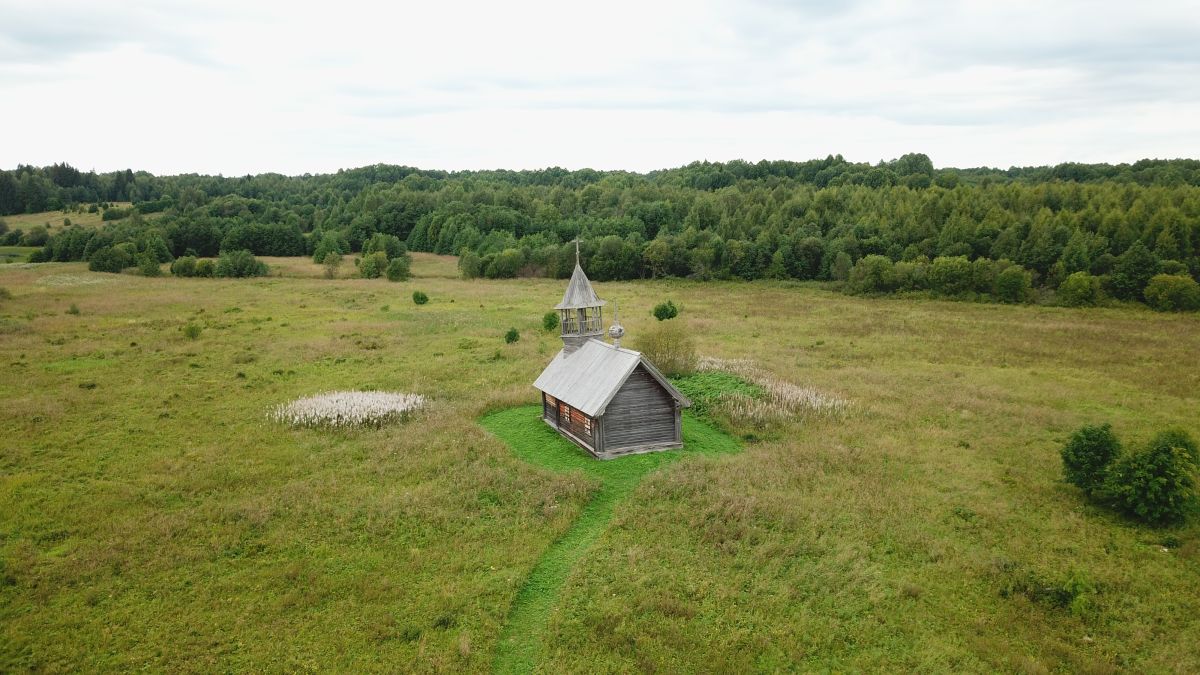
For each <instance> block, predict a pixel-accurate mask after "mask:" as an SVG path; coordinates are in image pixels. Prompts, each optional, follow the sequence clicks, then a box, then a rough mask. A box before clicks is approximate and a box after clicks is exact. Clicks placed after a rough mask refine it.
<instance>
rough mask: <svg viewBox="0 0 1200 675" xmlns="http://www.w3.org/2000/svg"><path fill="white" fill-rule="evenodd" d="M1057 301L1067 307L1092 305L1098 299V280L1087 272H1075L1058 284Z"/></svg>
mask: <svg viewBox="0 0 1200 675" xmlns="http://www.w3.org/2000/svg"><path fill="white" fill-rule="evenodd" d="M1058 301H1059V302H1061V303H1062V304H1064V305H1066V306H1067V307H1093V306H1095V305H1096V303H1097V302H1099V301H1100V280H1099V279H1097V278H1096V277H1094V276H1092V275H1090V274H1088V273H1087V272H1075V273H1074V274H1072V275H1071V276H1069V277H1067V278H1066V279H1065V280H1063V282H1062V284H1060V285H1059V287H1058Z"/></svg>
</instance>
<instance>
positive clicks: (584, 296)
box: [554, 239, 605, 355]
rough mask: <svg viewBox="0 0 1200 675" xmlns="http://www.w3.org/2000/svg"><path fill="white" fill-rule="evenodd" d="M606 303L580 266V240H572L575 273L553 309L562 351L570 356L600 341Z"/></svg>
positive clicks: (602, 334) (602, 333)
mask: <svg viewBox="0 0 1200 675" xmlns="http://www.w3.org/2000/svg"><path fill="white" fill-rule="evenodd" d="M604 305H605V302H604V301H603V300H601V299H600V298H598V297H596V291H594V290H592V282H590V281H588V278H587V275H586V274H584V273H583V268H582V267H580V266H579V239H576V240H575V271H574V272H572V273H571V281H570V283H568V284H567V292H566V293H564V294H563V299H562V302H560V303H558V304H557V305H555V306H554V309H557V310H558V319H559V325H560V326H561V327H562V341H563V351H564V352H566V353H567V354H568V355H570V354H571V353H572V352H574V351H575V350H576V349H579V347H581V346H582V345H583V344H584V343H585V342H587V341H588V340H590V339H592V338H601V339H602V338H603V336H604V319H603V316H602V309H601V308H602V307H604Z"/></svg>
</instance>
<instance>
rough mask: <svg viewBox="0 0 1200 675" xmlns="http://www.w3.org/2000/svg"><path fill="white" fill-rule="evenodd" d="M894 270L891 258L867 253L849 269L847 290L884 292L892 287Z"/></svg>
mask: <svg viewBox="0 0 1200 675" xmlns="http://www.w3.org/2000/svg"><path fill="white" fill-rule="evenodd" d="M894 281H895V272H894V265H893V263H892V259H891V258H888V257H887V256H882V255H869V256H866V257H865V258H863V259H861V260H859V261H858V263H857V264H855V265H854V269H852V270H850V281H849V284H848V290H849V291H850V292H851V293H885V292H887V291H889V290H891V289H892V284H893V283H894Z"/></svg>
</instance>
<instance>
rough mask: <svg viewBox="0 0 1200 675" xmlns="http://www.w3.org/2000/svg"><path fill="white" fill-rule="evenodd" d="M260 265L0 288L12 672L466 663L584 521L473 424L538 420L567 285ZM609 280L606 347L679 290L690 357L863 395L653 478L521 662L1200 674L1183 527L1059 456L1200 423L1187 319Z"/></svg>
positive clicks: (435, 272) (16, 277)
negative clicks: (1102, 429) (372, 405)
mask: <svg viewBox="0 0 1200 675" xmlns="http://www.w3.org/2000/svg"><path fill="white" fill-rule="evenodd" d="M71 217H72V220H73V221H74V220H75V217H74V215H72V216H71ZM9 224H10V227H11V226H13V223H12V221H11V219H10V221H9ZM266 260H267V262H268V263H270V264H271V265H272V269H273V271H274V273H275V274H276V276H272V277H267V278H261V279H238V280H220V279H175V278H170V277H165V278H143V277H139V276H134V275H130V274H123V275H111V274H102V273H90V272H88V271H87V269H86V264H83V263H71V264H42V265H22V264H10V265H2V266H0V287H2V288H4V289H6V290H7V291H8V292H9V294H10V295H11V297H5V296H4V295H3V294H0V363H2V364H3V368H4V372H5V377H4V378H3V379H0V670H3V671H14V670H15V671H21V670H39V671H47V672H64V671H97V670H132V669H149V670H171V671H181V672H211V671H214V670H255V671H298V670H321V671H327V670H338V671H396V670H413V671H422V672H446V671H455V672H462V671H467V672H486V671H489V670H492V669H493V668H494V667H495V666H496V664H497V662H498V661H497V657H498V654H500V653H501V652H502V651H503V650H502V649H501V644H502V643H501V639H502V636H506V635H507V637H512V636H513V634H512V633H511V632H510V633H508V634H506V633H505V631H506V626H507V625H508V624H507V621H508V619H509V617H510V612H511V610H512V608H513V607H514V603H516V602H517V600H518V597H519V596H520V595H521V593H522V591H523V589H524V588H525V582H526V580H527V579H528V578H529V576H530V574H531V572H533V571H535V569H537V568H538V565H539V561H541V560H542V558H543V554H546V553H547V551H551V552H553V551H554V550H556V549H555V548H554V546H555V543H556V542H558V541H560V540H567V541H570V540H571V539H570V536H568V535H569V533H570V532H571V531H572V527H573V526H574V524H575V523H576V522H577V521H579V520H580V518H581V516H583V520H582V521H580V522H584V523H588V522H591V521H589V520H588V517H589V516H588V514H589V511H588V507H589V504H594V502H593V499H594V498H596V497H597V496H601V497H603V495H604V491H605V489H606V488H605V486H606V482H605V480H606V479H605V477H604V476H603V475H601V474H600V473H597V472H595V471H588V470H585V469H584V468H581V467H572V466H569V463H568V464H566V465H561V466H547V465H545V464H542V465H539V463H537V462H535V461H529V458H528V457H523V456H521V455H520V454H517V453H514V452H513V450H511V449H510V447H509V446H508V445H507V444H506V443H505V442H504V440H502V439H501V438H499V437H498V436H496V435H494V434H493V433H492V431H489V430H488V429H487V428H485V427H484V426H482V425H481V423H480V419H481V418H485V419H494V417H495V416H494V413H497V412H499V411H502V410H506V409H510V408H513V407H515V406H521V405H529V404H535V403H536V402H537V400H538V399H537V394H536V392H535V391H534V390H533V389H532V387H531V383H532V382H533V380H534V378H535V377H536V376H537V374H538V373H539V372H540V371H541V369H542V368H543V367H544V365H545V363H546V362H547V361H548V360H549V359H550V358H551V357H552V356H553V355H554V353H555V352H556V351H557V350H558V348H559V344H560V342H559V340H558V338H557V337H556V335H553V334H547V333H545V332H543V331H542V330H541V328H540V326H541V317H542V314H543V313H545V312H546V311H547V310H548V309H550V308H551V307H552V306H553V305H554V304H555V303H556V302H558V300H559V299H560V298H561V295H562V290H563V286H564V284H565V282H563V281H555V280H545V279H525V280H511V281H483V280H472V281H464V280H461V279H458V278H457V274H456V270H455V262H454V259H453V258H447V257H438V256H431V255H421V254H415V255H414V264H413V273H414V278H413V279H412V280H411V281H408V282H403V283H389V282H387V281H385V280H381V279H377V280H363V279H351V278H339V279H336V280H328V279H324V278H323V269H322V268H321V267H320V266H317V265H313V264H312V263H311V262H309V261H307V260H305V259H269V258H268V259H266ZM352 269H353V268H352V266H349V265H347V266H346V267H344V268H343V277H345V276H346V275H349V274H350V273H351V270H352ZM417 289H419V290H422V291H424V292H426V293H428V295H429V297H430V302H429V304H427V305H424V306H417V305H415V304H413V302H412V300H411V294H412V292H413V291H414V290H417ZM596 289H597V291H598V293H599V294H600V296H601V297H603V298H605V299H606V300H608V301H609V302H610V303H612V302H614V301H616V302H619V303H620V306H621V319H622V322H623V323H624V324H625V326H626V329H627V331H628V334H629V338H632V337H633V336H635V335H636V334H637V333H638V332H639V331H641V330H645V329H647V328H648V327H649V326H650V325H651V323H652V322H653V321H654V319H653V318H652V317H651V316H650V309H651V307H653V306H654V304H656V303H658V302H661V301H663V300H665V299H668V298H670V299H672V300H674V302H675V303H676V304H678V305H680V307H681V309H682V311H681V314H680V317H679V318H678V319H675V321H684V322H686V323H687V325H688V326H689V327H690V329H691V330H693V331H694V334H695V336H696V341H697V343H698V346H699V350H700V352H701V353H702V354H704V355H707V356H712V357H716V358H722V359H751V360H753V361H754V362H755V364H757V366H758V367H759V368H761V369H762V370H763V371H765V372H768V373H770V374H771V375H772V376H774V377H777V378H780V379H783V380H786V381H788V382H792V383H795V384H797V385H802V386H805V387H812V388H814V389H816V390H818V391H823V392H828V393H829V394H831V395H836V396H839V397H841V398H844V399H846V400H847V401H848V402H849V409H848V411H847V412H846V414H845V415H844V416H842V417H841V418H839V419H826V420H806V421H804V422H797V423H795V424H792V425H790V426H788V425H785V426H784V427H783V428H782V429H779V430H775V431H773V432H772V433H771V434H766V435H762V436H760V437H759V438H757V439H756V440H750V439H746V440H745V441H744V442H743V443H742V448H741V450H740V451H738V452H729V453H720V454H716V453H714V454H698V455H696V456H689V457H685V458H682V459H680V460H679V461H672V462H663V463H662V465H661V466H654V467H652V470H647V471H646V472H645V474H644V476H642V477H641V478H640V480H639V481H638V482H636V484H631V485H630V486H629V489H628V491H627V492H626V493H623V496H622V498H621V500H620V501H619V502H614V503H612V504H611V507H612V513H611V520H609V521H607V525H606V526H605V527H603V528H601V529H599V531H597V532H595V533H594V538H593V539H591V541H590V544H589V545H587V546H586V547H582V548H581V549H580V550H579V551H578V552H577V553H578V555H577V556H575V557H574V558H572V559H571V562H570V564H569V565H568V567H569V569H568V570H567V571H566V573H565V575H564V577H563V578H562V579H561V583H560V584H559V585H558V586H557V588H556V589H555V590H554V593H553V595H552V597H551V598H550V600H549V602H548V603H547V605H548V607H549V609H548V617H547V619H546V621H545V623H544V626H543V627H542V628H540V629H539V630H540V631H541V633H540V635H541V641H542V649H541V651H540V653H539V655H537V657H536V659H534V660H532V661H525V662H523V663H525V664H526V665H529V666H530V667H531V669H532V670H535V671H538V672H554V673H557V672H628V671H632V670H660V671H670V672H687V671H725V672H732V671H739V672H740V671H752V670H757V671H774V670H841V671H846V670H850V671H856V670H923V671H976V672H985V671H987V672H990V671H995V670H1005V671H1017V672H1034V673H1037V672H1050V671H1087V672H1112V671H1117V670H1134V671H1143V672H1197V671H1200V650H1197V649H1196V640H1197V638H1198V637H1200V591H1198V590H1197V585H1196V580H1197V579H1198V578H1200V517H1194V518H1193V519H1192V520H1191V521H1190V522H1189V524H1187V525H1183V526H1178V527H1173V528H1167V529H1154V528H1148V527H1145V526H1140V525H1137V524H1134V523H1132V522H1129V521H1127V520H1124V519H1122V518H1121V517H1119V516H1117V515H1114V514H1113V513H1111V512H1109V511H1106V510H1104V509H1101V508H1097V507H1094V506H1091V505H1089V504H1088V503H1086V502H1085V501H1084V500H1083V499H1082V498H1081V497H1080V495H1079V494H1078V493H1077V491H1076V490H1075V489H1073V488H1071V487H1070V486H1067V485H1065V484H1064V483H1062V482H1061V480H1060V466H1059V465H1060V462H1059V457H1058V450H1059V447H1060V446H1061V444H1062V443H1063V442H1064V441H1065V439H1066V437H1067V436H1068V434H1069V433H1070V432H1071V431H1072V430H1074V429H1075V428H1077V427H1078V426H1080V425H1082V424H1085V423H1095V422H1105V421H1107V422H1111V423H1112V424H1113V426H1114V429H1115V431H1116V432H1117V434H1118V435H1119V436H1120V437H1121V438H1122V439H1123V440H1126V441H1132V442H1136V441H1138V440H1142V439H1148V438H1149V437H1150V436H1151V435H1153V433H1154V432H1156V431H1158V430H1160V429H1162V428H1164V427H1167V426H1183V427H1184V428H1186V429H1187V430H1188V431H1190V432H1191V433H1192V434H1193V435H1197V436H1200V420H1198V417H1197V409H1198V404H1200V400H1198V399H1200V362H1198V361H1197V359H1196V354H1197V353H1198V352H1200V319H1197V317H1195V316H1181V315H1165V314H1157V313H1153V312H1150V311H1148V310H1144V309H1133V308H1129V309H1126V308H1112V309H1088V310H1071V309H1064V308H1051V307H1012V306H1004V305H992V304H986V305H985V304H969V303H955V302H943V301H932V300H912V299H899V298H888V299H867V298H856V297H849V296H845V295H841V294H839V293H834V292H829V291H825V290H821V289H818V288H815V287H812V286H807V285H804V284H794V283H785V282H779V283H774V282H755V283H734V282H729V283H726V282H710V283H695V282H688V281H646V282H622V283H598V284H596ZM73 305H74V306H75V307H77V308H78V310H79V311H78V313H69V312H68V310H69V309H70V308H71V307H72V306H73ZM610 306H611V304H610ZM189 324H193V325H198V326H200V327H201V331H200V333H199V335H198V336H197V337H195V338H194V339H192V338H189V337H188V336H187V334H185V332H184V331H183V330H182V329H183V328H184V327H185V326H187V325H189ZM510 327H516V328H517V329H518V330H519V331H520V332H521V339H520V340H519V341H518V342H516V343H515V344H511V345H507V344H505V343H504V340H503V335H504V332H505V331H506V330H507V329H508V328H510ZM629 338H627V339H629ZM364 388H371V389H380V390H389V391H406V392H414V393H419V394H422V395H424V396H426V397H427V398H428V399H429V404H428V406H427V407H426V409H425V410H423V411H421V412H420V413H418V414H416V415H415V416H413V417H412V418H411V419H410V420H408V421H407V422H405V423H404V424H402V425H399V426H393V427H385V428H382V429H364V430H350V431H345V430H343V431H330V430H322V429H294V428H291V427H287V426H283V425H281V424H279V423H276V422H273V421H271V420H269V419H268V413H269V412H270V411H271V409H272V408H273V407H274V406H277V405H279V404H281V403H286V402H288V401H291V400H293V399H296V398H298V397H301V396H307V395H311V394H315V393H320V392H324V391H332V390H345V389H364ZM489 414H491V415H492V416H491V417H487V416H488V415H489ZM734 431H735V432H738V433H739V434H745V432H746V431H747V430H745V429H735V430H734ZM616 461H617V462H620V461H622V460H616ZM593 509H595V507H594V506H593ZM589 536H590V535H589ZM508 630H510V631H511V630H512V629H511V628H509V629H508Z"/></svg>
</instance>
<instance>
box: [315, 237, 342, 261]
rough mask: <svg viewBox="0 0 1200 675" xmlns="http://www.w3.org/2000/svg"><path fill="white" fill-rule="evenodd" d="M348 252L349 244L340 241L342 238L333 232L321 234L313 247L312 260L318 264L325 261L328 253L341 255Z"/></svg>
mask: <svg viewBox="0 0 1200 675" xmlns="http://www.w3.org/2000/svg"><path fill="white" fill-rule="evenodd" d="M349 252H350V246H349V244H346V243H345V242H343V241H342V238H341V237H339V236H338V235H337V234H335V233H333V232H329V233H326V234H324V235H321V238H320V239H319V240H318V241H317V246H316V248H315V249H313V262H315V263H317V264H318V265H320V264H322V263H324V262H325V258H326V256H328V255H329V254H330V253H337V254H338V255H339V256H341V255H342V254H344V253H349Z"/></svg>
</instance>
